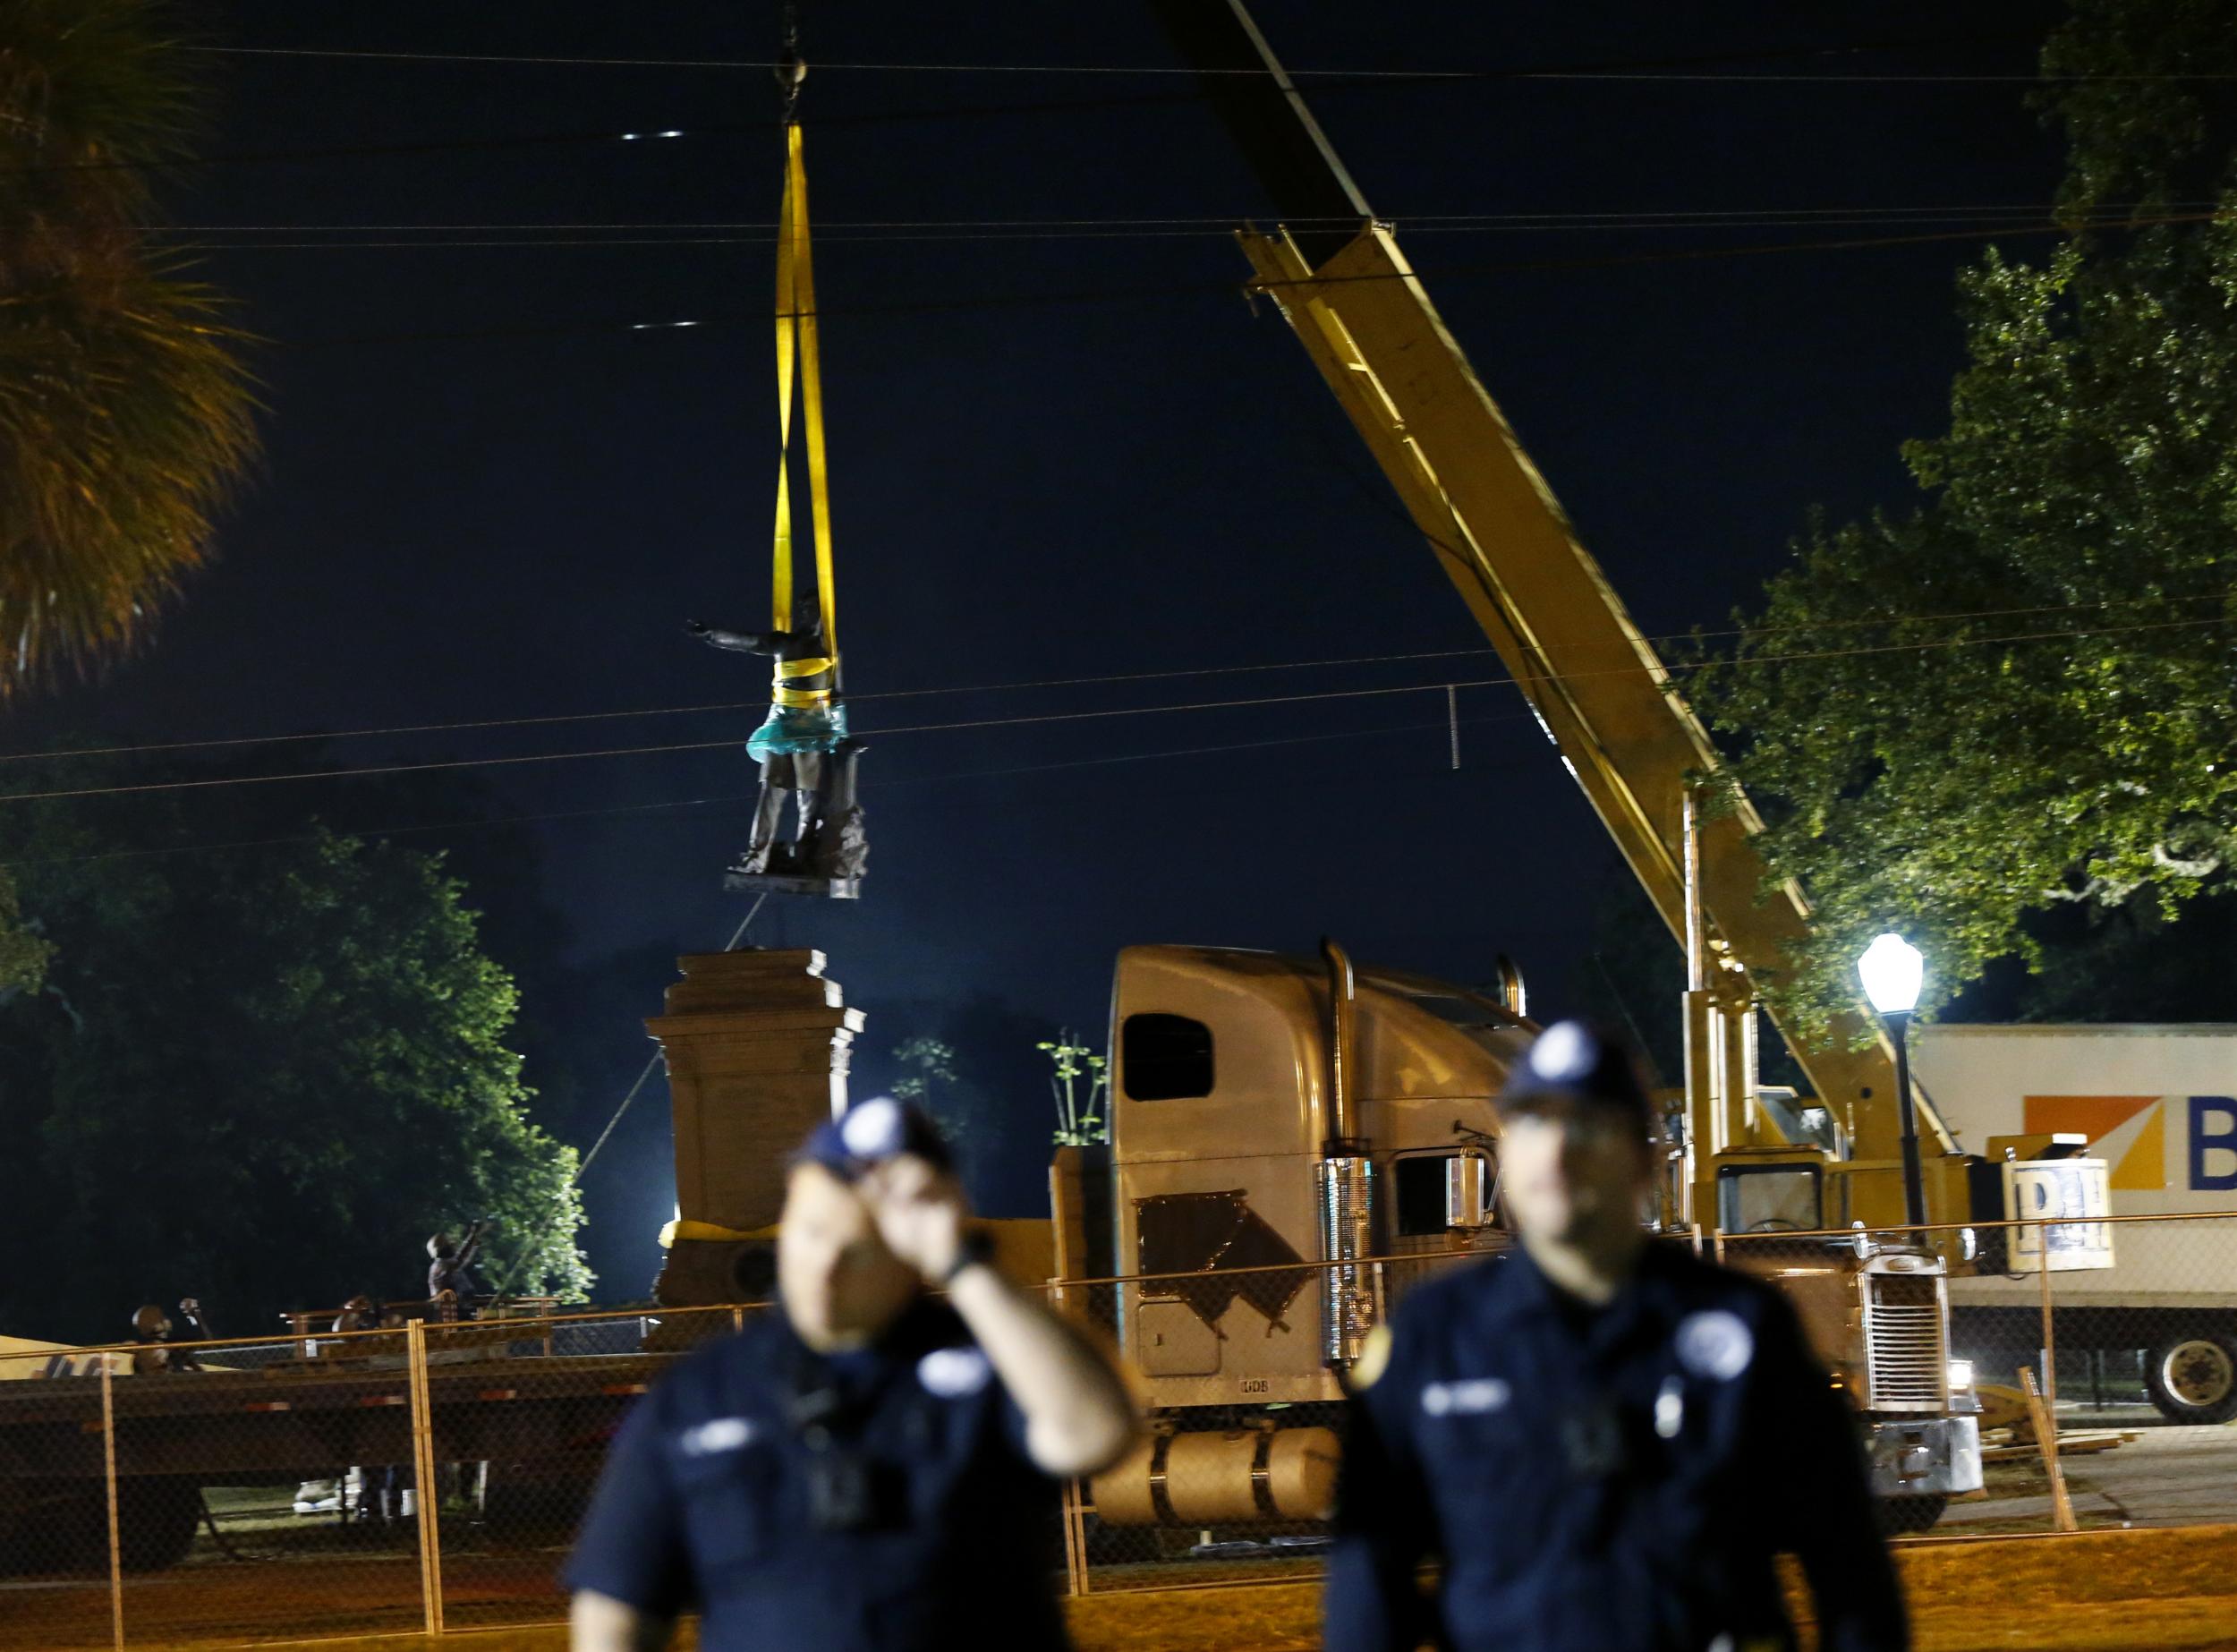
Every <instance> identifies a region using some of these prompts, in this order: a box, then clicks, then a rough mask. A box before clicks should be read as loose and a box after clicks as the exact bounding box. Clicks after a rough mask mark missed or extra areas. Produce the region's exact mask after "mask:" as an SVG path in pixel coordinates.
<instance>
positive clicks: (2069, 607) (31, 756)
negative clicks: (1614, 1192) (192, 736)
mask: <svg viewBox="0 0 2237 1652" xmlns="http://www.w3.org/2000/svg"><path fill="white" fill-rule="evenodd" d="M1399 520H1400V521H1401V522H1402V523H1403V525H1405V526H1406V527H1407V528H1408V529H1409V530H1410V531H1412V532H1419V529H1418V528H1416V527H1415V526H1414V524H1413V523H1412V521H1411V520H1410V519H1408V518H1403V517H1400V518H1399ZM1439 543H1440V545H1441V548H1442V549H1447V550H1451V549H1452V548H1451V547H1450V546H1446V545H1443V544H1442V541H1439ZM1454 554H1456V555H1457V554H1459V553H1458V552H1454ZM2230 559H2231V558H2218V559H2217V560H2221V561H2227V560H2230ZM2233 594H2237V593H2233V592H2230V591H2213V592H2200V593H2199V594H2197V595H2194V596H2142V597H2113V598H2107V599H2105V600H2100V601H2096V602H2048V603H2034V604H2029V605H2026V606H2022V607H2010V608H1978V609H1948V610H1944V611H1941V612H1937V613H1931V614H1901V613H1889V614H1881V615H1875V616H1871V617H1863V618H1857V619H1818V620H1808V621H1800V622H1796V623H1793V624H1789V625H1782V626H1734V627H1731V628H1728V629H1724V630H1718V631H1705V630H1694V631H1666V632H1662V633H1659V634H1653V635H1647V636H1644V637H1642V639H1641V640H1642V641H1644V642H1646V643H1689V642H1711V641H1715V640H1718V639H1722V638H1727V637H1748V636H1785V635H1791V634H1794V633H1796V632H1801V631H1825V630H1850V629H1854V628H1855V627H1857V626H1905V625H1939V624H1943V623H1944V622H1947V621H1952V620H1970V619H2010V618H2020V617H2035V616H2037V615H2042V614H2082V613H2099V612H2102V611H2104V610H2105V609H2115V608H2139V607H2148V606H2151V605H2153V604H2156V603H2167V604H2171V605H2179V604H2185V603H2193V602H2222V601H2226V600H2229V599H2230V597H2231V596H2232V595H2233ZM2074 634H2076V635H2090V634H2092V633H2088V632H2079V633H2074ZM1542 646H1543V647H1544V648H1546V649H1549V650H1570V649H1575V648H1577V647H1578V646H1580V644H1578V643H1564V642H1560V641H1549V642H1547V643H1544V644H1542ZM1627 646H1628V645H1627ZM1492 652H1493V650H1492V649H1491V648H1488V647H1478V648H1440V649H1424V650H1416V651H1410V652H1406V653H1388V654H1349V655H1339V656H1334V657H1331V658H1327V659H1320V660H1273V661H1271V662H1266V663H1261V664H1254V665H1236V666H1190V667H1183V668H1178V669H1173V670H1166V671H1122V672H1111V673H1104V674H1101V675H1097V676H1092V677H1042V678H1038V679H1033V680H1027V681H1010V682H1002V683H959V684H948V685H940V686H935V687H926V688H888V689H880V690H874V691H872V692H871V693H868V694H849V695H848V696H847V700H848V703H850V704H858V703H862V702H864V701H871V700H911V699H923V698H927V697H931V696H934V695H951V694H965V695H969V694H1013V693H1025V692H1035V693H1038V692H1042V691H1045V690H1048V689H1052V688H1082V687H1105V686H1109V685H1113V684H1119V683H1151V682H1170V681H1172V680H1174V679H1176V678H1179V677H1236V676H1247V675H1255V674H1262V673H1264V672H1268V671H1312V670H1324V669H1328V668H1335V667H1344V666H1362V665H1397V664H1410V663H1412V662H1415V661H1418V660H1463V659H1478V658H1481V657H1482V656H1484V655H1485V654H1489V653H1492ZM766 704H767V701H766V700H761V699H755V700H721V701H708V702H701V703H694V704H691V705H665V706H638V707H632V708H629V709H626V710H622V711H563V712H557V713H553V714H549V715H544V716H531V717H485V718H473V719H469V720H464V721H456V722H444V723H392V724H387V725H384V726H379V727H374V728H328V729H312V730H309V731H306V732H302V733H297V734H267V735H232V736H225V737H216V738H206V739H199V740H162V741H150V742H146V743H143V744H140V745H81V746H72V747H67V748H65V749H64V750H61V751H47V752H0V763H11V762H62V761H64V760H65V759H69V758H73V757H132V756H139V755H142V754H148V753H151V752H188V751H213V750H219V749H224V748H226V747H234V746H242V745H292V744H298V743H301V742H303V741H322V740H361V739H374V738H386V737H395V736H398V735H413V734H459V733H466V732H471V731H473V730H477V729H482V728H541V727H545V726H548V725H551V724H557V723H585V722H606V721H614V720H620V719H624V718H632V717H676V716H689V715H695V714H699V713H703V712H710V711H760V710H761V709H762V708H763V707H764V706H765V705H766Z"/></svg>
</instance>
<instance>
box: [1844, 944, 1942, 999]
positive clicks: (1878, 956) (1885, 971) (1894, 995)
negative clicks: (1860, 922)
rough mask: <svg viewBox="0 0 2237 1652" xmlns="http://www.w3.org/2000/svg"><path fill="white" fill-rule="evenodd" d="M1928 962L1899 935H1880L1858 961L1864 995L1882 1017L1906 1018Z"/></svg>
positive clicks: (1916, 995)
mask: <svg viewBox="0 0 2237 1652" xmlns="http://www.w3.org/2000/svg"><path fill="white" fill-rule="evenodd" d="M1926 965H1927V960H1926V959H1925V958H1921V957H1920V956H1919V954H1918V948H1917V947H1914V946H1913V945H1911V944H1910V941H1905V940H1904V939H1903V938H1902V937H1901V935H1882V936H1881V937H1880V938H1879V939H1878V940H1876V941H1874V942H1873V943H1872V944H1871V945H1870V946H1868V947H1867V948H1866V949H1864V956H1863V957H1862V958H1858V960H1857V974H1858V975H1859V976H1860V977H1862V979H1863V981H1864V995H1865V996H1866V997H1867V998H1868V999H1870V1000H1871V1001H1872V1008H1873V1009H1876V1010H1878V1011H1879V1012H1880V1013H1881V1014H1882V1015H1884V1016H1907V1015H1909V1014H1910V1012H1911V1011H1912V1010H1913V1009H1916V1008H1917V1007H1918V983H1919V980H1920V978H1921V977H1922V976H1923V975H1925V973H1926Z"/></svg>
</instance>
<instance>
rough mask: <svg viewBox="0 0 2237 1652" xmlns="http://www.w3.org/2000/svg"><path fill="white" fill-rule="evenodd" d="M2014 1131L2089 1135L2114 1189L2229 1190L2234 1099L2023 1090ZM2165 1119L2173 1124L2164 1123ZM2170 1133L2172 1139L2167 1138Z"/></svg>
mask: <svg viewBox="0 0 2237 1652" xmlns="http://www.w3.org/2000/svg"><path fill="white" fill-rule="evenodd" d="M2023 1100H2024V1103H2025V1108H2024V1113H2023V1122H2022V1126H2021V1128H2024V1129H2026V1130H2029V1131H2030V1132H2035V1131H2070V1132H2074V1133H2078V1134H2080V1135H2082V1136H2086V1137H2088V1138H2089V1153H2090V1154H2091V1156H2093V1157H2095V1158H2100V1159H2103V1160H2105V1162H2106V1163H2107V1164H2108V1165H2110V1166H2111V1167H2112V1170H2111V1174H2110V1175H2109V1176H2108V1178H2107V1184H2108V1185H2109V1186H2110V1187H2111V1188H2113V1189H2114V1191H2115V1192H2119V1191H2122V1190H2126V1191H2130V1192H2152V1193H2156V1192H2160V1191H2162V1190H2165V1189H2166V1188H2188V1189H2190V1190H2191V1191H2193V1192H2199V1193H2226V1192H2230V1191H2233V1190H2237V1096H2228V1095H2030V1096H2027V1097H2025V1098H2023ZM2170 1119H2172V1120H2173V1121H2174V1123H2173V1129H2172V1130H2170V1128H2169V1127H2168V1121H2169V1120H2170ZM2171 1135H2172V1136H2173V1137H2175V1140H2174V1141H2173V1142H2172V1143H2171V1142H2170V1141H2169V1139H2168V1138H2169V1137H2170V1136H2171Z"/></svg>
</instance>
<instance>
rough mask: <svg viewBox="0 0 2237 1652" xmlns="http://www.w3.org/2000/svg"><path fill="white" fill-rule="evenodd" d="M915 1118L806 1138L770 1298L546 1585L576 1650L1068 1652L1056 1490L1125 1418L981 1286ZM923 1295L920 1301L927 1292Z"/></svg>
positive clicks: (932, 1146)
mask: <svg viewBox="0 0 2237 1652" xmlns="http://www.w3.org/2000/svg"><path fill="white" fill-rule="evenodd" d="M967 1214H968V1213H967V1211H966V1208H965V1201H964V1197H963V1193H962V1189H961V1188H960V1186H959V1184H958V1183H957V1180H956V1178H955V1175H954V1173H953V1171H952V1169H951V1167H950V1166H949V1163H948V1155H947V1152H946V1149H945V1147H944V1146H943V1145H942V1144H941V1142H940V1137H939V1134H938V1132H937V1131H936V1130H935V1129H934V1128H933V1127H932V1124H931V1120H929V1119H928V1118H926V1117H925V1116H924V1115H923V1113H922V1112H919V1111H916V1110H914V1109H913V1108H908V1107H905V1106H903V1105H901V1104H900V1103H897V1102H895V1101H892V1100H890V1099H888V1098H885V1097H880V1098H878V1099H876V1100H872V1101H866V1102H863V1103H861V1104H860V1105H858V1106H856V1107H854V1108H852V1109H850V1110H849V1111H847V1112H846V1113H845V1114H844V1115H842V1116H841V1117H840V1118H838V1120H833V1121H832V1122H831V1123H829V1124H826V1125H824V1126H822V1127H821V1128H819V1129H818V1130H817V1131H816V1132H815V1133H814V1134H813V1135H812V1137H810V1138H809V1140H808V1142H807V1144H806V1145H805V1146H804V1148H803V1149H802V1150H801V1152H800V1154H799V1155H798V1156H797V1157H796V1158H795V1162H794V1164H793V1167H792V1170H791V1173H790V1176H789V1178H788V1179H787V1184H786V1193H785V1206H784V1211H783V1214H782V1217H781V1220H780V1223H779V1226H778V1237H777V1279H778V1305H777V1309H776V1311H774V1312H770V1313H765V1314H760V1315H756V1316H753V1319H751V1320H750V1321H749V1322H748V1324H746V1327H745V1329H744V1331H742V1332H741V1333H738V1334H736V1335H735V1336H730V1337H726V1338H724V1339H723V1340H722V1341H719V1342H716V1343H713V1344H711V1345H710V1346H708V1347H706V1348H702V1349H701V1350H698V1351H697V1352H696V1353H694V1354H693V1355H692V1356H691V1357H690V1358H686V1359H685V1361H684V1362H683V1363H682V1364H681V1365H679V1366H678V1367H676V1369H675V1370H674V1371H672V1372H671V1373H669V1374H668V1376H666V1377H665V1378H663V1379H662V1380H661V1382H660V1383H659V1384H657V1385H655V1387H654V1388H653V1390H652V1392H651V1393H649V1394H647V1395H646V1396H645V1398H644V1399H643V1400H642V1401H639V1402H638V1404H637V1406H636V1408H635V1409H634V1410H633V1411H632V1413H631V1414H630V1416H629V1418H627V1420H626V1421H625V1423H624V1424H623V1426H622V1428H621V1431H620V1433H619V1434H618V1435H617V1437H616V1439H615V1441H614V1444H613V1448H612V1451H611V1452H610V1453H609V1455H608V1459H607V1463H606V1469H605V1472H604V1474H603V1476H602V1477H601V1478H600V1482H599V1487H598V1491H597V1493H596V1494H595V1495H594V1496H593V1498H592V1500H591V1508H590V1512H589V1514H588V1515H587V1517H586V1518H585V1520H584V1521H583V1529H582V1535H581V1537H579V1539H578V1540H577V1542H576V1545H575V1549H574V1555H573V1558H572V1559H571V1560H570V1561H569V1563H568V1565H567V1568H566V1574H565V1575H566V1585H567V1588H569V1589H570V1590H571V1591H572V1592H573V1595H574V1602H573V1608H572V1614H571V1622H572V1623H573V1631H574V1648H575V1652H645V1649H647V1648H660V1647H664V1646H666V1645H667V1644H668V1635H669V1631H670V1627H671V1625H672V1623H673V1621H674V1619H675V1617H676V1614H678V1613H679V1612H682V1611H684V1610H685V1609H687V1608H693V1607H695V1608H696V1609H697V1610H698V1611H699V1612H700V1613H701V1614H702V1617H701V1622H700V1630H699V1644H700V1646H701V1647H702V1648H704V1652H730V1649H733V1648H775V1647H814V1648H819V1649H821V1648H830V1649H832V1652H850V1649H859V1652H916V1649H919V1648H923V1649H926V1652H929V1649H931V1648H953V1647H958V1646H964V1645H983V1646H991V1647H1001V1648H1005V1652H1011V1649H1012V1648H1016V1649H1018V1652H1033V1649H1034V1648H1062V1647H1064V1646H1065V1645H1066V1644H1067V1642H1066V1639H1065V1633H1064V1625H1063V1619H1062V1616H1061V1614H1060V1613H1059V1606H1058V1603H1057V1599H1056V1596H1055V1592H1054V1588H1053V1568H1052V1567H1051V1565H1050V1556H1049V1547H1050V1537H1051V1536H1052V1532H1053V1516H1054V1513H1055V1506H1056V1495H1055V1493H1056V1486H1055V1480H1056V1479H1057V1478H1059V1477H1066V1476H1071V1475H1082V1474H1093V1473H1095V1472H1097V1471H1098V1470H1100V1469H1104V1468H1107V1467H1108V1466H1109V1465H1110V1464H1111V1463H1112V1462H1115V1461H1116V1460H1118V1459H1119V1457H1120V1456H1121V1455H1123V1454H1124V1452H1126V1450H1127V1447H1128V1446H1129V1445H1131V1444H1132V1443H1133V1441H1134V1438H1135V1434H1136V1427H1137V1426H1138V1423H1137V1414H1136V1407H1135V1405H1134V1402H1133V1400H1132V1397H1131V1396H1130V1394H1129V1392H1128V1391H1127V1386H1126V1384H1125V1383H1124V1381H1123V1380H1122V1378H1121V1377H1120V1376H1119V1373H1118V1371H1117V1369H1116V1367H1114V1366H1113V1365H1112V1364H1111V1362H1110V1360H1109V1359H1108V1358H1105V1356H1104V1355H1103V1353H1102V1352H1101V1350H1099V1349H1098V1348H1097V1346H1096V1345H1095V1344H1094V1342H1093V1341H1091V1340H1090V1339H1089V1337H1088V1336H1087V1335H1085V1334H1084V1333H1082V1332H1081V1331H1080V1330H1079V1329H1078V1328H1076V1327H1075V1326H1073V1325H1070V1324H1067V1323H1066V1322H1065V1321H1063V1320H1062V1319H1060V1318H1059V1317H1058V1316H1056V1315H1055V1314H1054V1313H1052V1312H1051V1311H1050V1309H1049V1308H1048V1307H1046V1306H1045V1305H1044V1304H1043V1303H1042V1301H1041V1300H1040V1299H1039V1298H1038V1297H1037V1296H1034V1295H1033V1294H1031V1293H1029V1292H1027V1291H1025V1290H1020V1289H1019V1288H1018V1287H1016V1285H1013V1284H1012V1283H1010V1282H1009V1281H1008V1280H1007V1279H1005V1278H1004V1277H1003V1276H1002V1275H1001V1274H1000V1273H998V1272H997V1271H996V1270H995V1268H994V1267H993V1265H991V1256H990V1247H989V1246H988V1245H987V1244H986V1242H985V1241H984V1239H982V1237H981V1236H978V1235H974V1233H972V1232H971V1231H970V1230H969V1229H968V1228H967V1226H966V1217H967ZM934 1290H937V1291H940V1292H944V1293H945V1299H944V1300H943V1299H934V1298H933V1297H932V1296H931V1294H929V1293H930V1292H931V1291H934Z"/></svg>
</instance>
